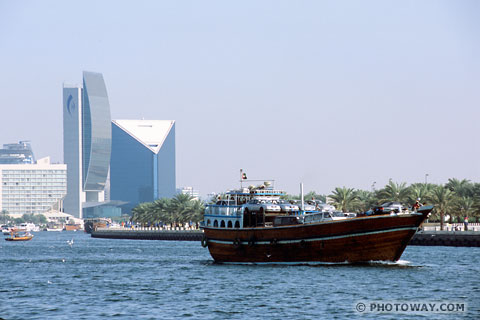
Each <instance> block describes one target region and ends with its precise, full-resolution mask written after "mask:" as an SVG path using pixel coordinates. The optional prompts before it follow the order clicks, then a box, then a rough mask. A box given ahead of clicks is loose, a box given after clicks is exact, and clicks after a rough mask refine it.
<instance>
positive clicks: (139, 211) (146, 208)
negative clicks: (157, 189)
mask: <svg viewBox="0 0 480 320" xmlns="http://www.w3.org/2000/svg"><path fill="white" fill-rule="evenodd" d="M152 212H153V208H152V203H151V202H144V203H140V204H139V205H138V206H136V207H135V208H133V209H132V214H133V216H132V221H135V222H140V223H146V222H148V219H149V217H148V215H149V214H150V213H152Z"/></svg>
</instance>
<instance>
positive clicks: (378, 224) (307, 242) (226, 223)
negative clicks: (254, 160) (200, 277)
mask: <svg viewBox="0 0 480 320" xmlns="http://www.w3.org/2000/svg"><path fill="white" fill-rule="evenodd" d="M285 194H286V193H285V192H283V191H280V190H276V189H274V188H273V187H266V186H261V187H259V188H240V189H239V190H232V191H228V192H227V193H226V194H225V195H224V196H223V198H222V199H218V201H217V202H216V203H215V204H210V205H207V206H206V208H205V214H204V221H203V224H202V226H201V227H202V229H203V231H204V237H203V239H202V246H203V247H208V250H209V251H210V254H211V256H212V257H213V259H214V260H215V261H216V262H221V263H224V262H233V263H296V264H298V263H309V262H329V263H342V262H348V263H358V262H369V261H397V260H399V259H400V256H401V255H402V253H403V251H404V250H405V247H406V246H407V244H408V243H409V241H410V240H411V238H412V237H413V235H414V234H415V232H416V231H417V229H418V227H419V226H420V224H421V223H422V222H423V221H424V220H425V219H426V218H427V216H428V214H429V213H430V212H431V211H432V209H433V206H423V207H421V208H419V209H417V210H416V211H408V210H404V211H402V212H398V213H397V212H393V211H392V212H388V213H385V212H379V213H375V214H372V213H366V214H363V215H355V214H344V213H335V214H334V213H332V212H324V211H322V210H317V211H315V210H309V211H307V210H305V209H304V207H305V206H304V205H303V204H302V206H301V207H300V208H299V210H298V211H282V210H281V207H280V206H279V205H278V204H277V202H278V201H279V200H280V198H281V197H282V196H284V195H285Z"/></svg>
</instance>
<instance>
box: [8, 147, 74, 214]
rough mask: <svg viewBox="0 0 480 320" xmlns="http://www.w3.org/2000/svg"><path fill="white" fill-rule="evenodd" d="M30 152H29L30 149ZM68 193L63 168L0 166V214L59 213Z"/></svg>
mask: <svg viewBox="0 0 480 320" xmlns="http://www.w3.org/2000/svg"><path fill="white" fill-rule="evenodd" d="M30 151H31V149H30ZM66 193H67V168H66V165H65V164H50V158H48V157H46V158H42V159H39V160H38V161H37V162H36V163H27V164H0V211H3V210H5V211H6V212H7V214H20V215H21V214H40V213H45V212H48V211H52V210H57V211H59V210H61V208H62V200H63V198H64V197H65V194H66Z"/></svg>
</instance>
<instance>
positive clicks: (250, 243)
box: [248, 236, 256, 247]
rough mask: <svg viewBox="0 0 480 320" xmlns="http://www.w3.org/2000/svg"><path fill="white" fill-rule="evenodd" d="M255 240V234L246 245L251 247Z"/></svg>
mask: <svg viewBox="0 0 480 320" xmlns="http://www.w3.org/2000/svg"><path fill="white" fill-rule="evenodd" d="M255 241H256V239H255V236H252V237H251V238H250V240H248V246H249V247H253V246H254V245H255Z"/></svg>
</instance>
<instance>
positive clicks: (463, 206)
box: [453, 197, 475, 221]
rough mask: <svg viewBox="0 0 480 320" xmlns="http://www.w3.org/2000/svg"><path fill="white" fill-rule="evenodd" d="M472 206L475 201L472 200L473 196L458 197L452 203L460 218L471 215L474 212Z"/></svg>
mask: <svg viewBox="0 0 480 320" xmlns="http://www.w3.org/2000/svg"><path fill="white" fill-rule="evenodd" d="M474 206H475V201H474V200H473V198H467V197H461V198H458V199H457V200H456V201H455V203H454V205H453V207H454V209H455V211H456V212H457V213H458V217H459V218H460V219H463V217H468V216H471V215H472V214H473V213H474V212H475V207H474ZM459 221H461V220H459Z"/></svg>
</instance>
